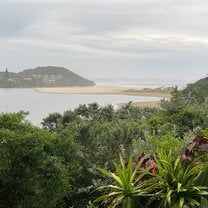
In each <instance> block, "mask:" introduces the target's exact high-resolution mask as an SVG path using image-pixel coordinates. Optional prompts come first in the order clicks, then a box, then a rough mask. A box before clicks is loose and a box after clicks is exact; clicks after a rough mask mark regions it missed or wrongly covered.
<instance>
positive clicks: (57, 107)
mask: <svg viewBox="0 0 208 208" xmlns="http://www.w3.org/2000/svg"><path fill="white" fill-rule="evenodd" d="M157 100H160V98H158V97H142V96H128V95H111V94H109V95H98V94H50V93H39V92H36V91H34V90H32V89H0V112H17V111H20V110H24V111H29V112H30V114H29V116H28V117H27V119H28V120H30V121H32V122H33V123H34V124H40V122H41V120H42V118H44V117H46V116H47V115H48V114H49V113H52V112H63V111H66V110H69V109H74V108H76V107H78V106H79V104H89V103H93V102H97V103H98V104H99V105H102V106H103V105H107V104H112V105H116V104H119V103H127V102H129V101H135V102H136V101H137V102H139V101H157Z"/></svg>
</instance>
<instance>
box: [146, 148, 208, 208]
mask: <svg viewBox="0 0 208 208" xmlns="http://www.w3.org/2000/svg"><path fill="white" fill-rule="evenodd" d="M159 158H160V159H158V160H157V159H156V165H157V168H158V173H157V174H155V176H154V177H153V179H152V183H153V182H154V183H155V182H157V183H155V185H153V184H152V186H151V187H152V192H153V193H154V200H155V202H157V203H158V202H159V205H158V206H157V208H192V207H194V208H196V207H201V202H202V201H204V199H206V198H207V197H208V192H207V191H208V187H207V186H202V185H201V184H199V180H200V179H199V177H200V174H203V175H204V174H206V175H207V172H206V173H204V171H207V169H204V164H202V163H199V160H193V161H191V162H190V163H189V164H187V163H186V162H184V161H183V160H182V159H181V158H180V157H179V158H177V159H173V155H172V153H171V151H170V152H169V154H165V153H160V154H159ZM149 183H150V184H151V179H150V180H149ZM149 187H150V186H149Z"/></svg>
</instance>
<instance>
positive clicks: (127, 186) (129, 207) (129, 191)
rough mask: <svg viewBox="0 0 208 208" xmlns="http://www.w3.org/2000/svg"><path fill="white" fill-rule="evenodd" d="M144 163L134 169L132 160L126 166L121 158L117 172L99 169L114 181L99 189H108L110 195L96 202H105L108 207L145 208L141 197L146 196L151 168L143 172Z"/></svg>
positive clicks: (103, 196) (115, 164) (116, 166)
mask: <svg viewBox="0 0 208 208" xmlns="http://www.w3.org/2000/svg"><path fill="white" fill-rule="evenodd" d="M141 164H142V161H140V162H139V163H137V164H136V165H135V167H133V161H132V159H131V158H130V159H129V161H128V163H127V164H125V162H124V160H123V158H122V157H121V156H120V165H118V164H117V163H114V166H115V170H116V172H115V173H113V172H110V171H108V170H105V169H101V168H99V171H100V172H101V173H102V174H103V175H105V176H107V177H109V178H111V179H112V184H109V185H106V186H102V187H100V188H99V189H108V190H110V192H109V193H107V194H104V195H102V196H100V197H99V198H97V199H96V200H95V202H101V201H102V202H103V203H104V204H105V206H106V207H116V206H117V205H121V206H122V207H123V208H133V207H137V208H140V207H141V208H143V207H145V206H144V204H142V202H141V201H140V197H141V196H142V195H143V194H144V192H143V187H144V185H145V183H146V181H145V180H143V179H144V177H145V176H147V174H149V168H147V169H145V170H141Z"/></svg>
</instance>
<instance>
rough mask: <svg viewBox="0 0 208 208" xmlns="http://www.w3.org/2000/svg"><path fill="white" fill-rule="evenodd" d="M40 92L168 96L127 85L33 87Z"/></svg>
mask: <svg viewBox="0 0 208 208" xmlns="http://www.w3.org/2000/svg"><path fill="white" fill-rule="evenodd" d="M34 90H35V91H37V92H40V93H58V94H59V93H61V94H119V95H134V96H147V97H161V98H170V97H171V95H170V94H168V93H161V92H145V91H142V88H134V89H132V88H127V87H114V86H113V87H112V86H91V87H54V88H52V87H51V88H34ZM159 103H160V102H158V101H150V102H134V103H133V105H134V106H139V107H143V106H152V107H155V106H158V105H159Z"/></svg>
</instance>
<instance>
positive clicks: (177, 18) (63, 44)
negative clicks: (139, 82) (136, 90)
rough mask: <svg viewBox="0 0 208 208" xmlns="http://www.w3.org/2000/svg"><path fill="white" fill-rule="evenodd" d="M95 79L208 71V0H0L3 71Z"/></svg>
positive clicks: (179, 75) (197, 75)
mask: <svg viewBox="0 0 208 208" xmlns="http://www.w3.org/2000/svg"><path fill="white" fill-rule="evenodd" d="M48 65H52V66H63V67H66V68H68V69H70V70H72V71H73V72H75V73H78V74H80V75H82V76H85V77H87V78H90V79H96V78H102V77H105V78H108V77H109V78H114V77H119V78H137V79H139V78H141V79H142V78H149V79H151V78H154V79H181V80H197V79H198V78H201V77H204V76H206V75H207V74H208V1H207V0H200V1H199V0H0V70H1V71H2V70H5V68H8V70H9V71H13V72H18V71H21V70H23V69H27V68H34V67H37V66H48Z"/></svg>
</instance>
